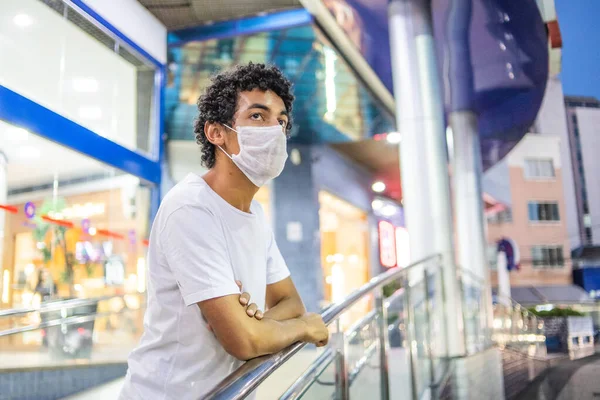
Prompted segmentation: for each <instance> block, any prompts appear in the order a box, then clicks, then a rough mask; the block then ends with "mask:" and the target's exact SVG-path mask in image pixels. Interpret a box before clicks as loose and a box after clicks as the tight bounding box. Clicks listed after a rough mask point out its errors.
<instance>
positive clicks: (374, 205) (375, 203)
mask: <svg viewBox="0 0 600 400" xmlns="http://www.w3.org/2000/svg"><path fill="white" fill-rule="evenodd" d="M383 205H384V203H383V201H381V200H379V199H375V200H373V202H372V203H371V207H372V208H373V210H375V211H377V210H379V209H381V207H383Z"/></svg>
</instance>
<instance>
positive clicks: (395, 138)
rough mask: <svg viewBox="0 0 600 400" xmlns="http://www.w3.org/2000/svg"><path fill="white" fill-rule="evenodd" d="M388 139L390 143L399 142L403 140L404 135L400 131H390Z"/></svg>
mask: <svg viewBox="0 0 600 400" xmlns="http://www.w3.org/2000/svg"><path fill="white" fill-rule="evenodd" d="M386 139H387V141H388V143H390V144H398V143H400V142H401V141H402V135H400V133H399V132H390V133H388V134H387V136H386Z"/></svg>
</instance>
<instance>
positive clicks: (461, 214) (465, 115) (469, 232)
mask: <svg viewBox="0 0 600 400" xmlns="http://www.w3.org/2000/svg"><path fill="white" fill-rule="evenodd" d="M448 121H449V124H450V127H451V128H452V137H453V147H454V157H453V168H452V174H453V183H454V186H453V188H454V208H455V212H456V214H455V217H456V218H455V220H456V232H457V237H458V265H459V267H460V268H463V269H464V270H466V271H469V272H470V273H471V274H472V275H475V276H477V277H479V278H480V279H481V280H482V281H483V287H482V288H481V290H482V292H481V294H482V298H481V301H482V302H483V309H484V310H485V312H486V316H485V317H486V318H485V319H482V323H484V324H485V325H487V328H491V327H492V324H493V315H492V292H491V290H492V289H491V284H490V273H489V263H488V259H487V253H486V248H487V239H486V236H487V235H486V222H485V216H484V204H483V190H482V187H481V179H482V165H481V147H480V145H479V132H478V124H477V115H476V114H475V113H474V112H473V111H454V112H451V113H450V115H449V116H448Z"/></svg>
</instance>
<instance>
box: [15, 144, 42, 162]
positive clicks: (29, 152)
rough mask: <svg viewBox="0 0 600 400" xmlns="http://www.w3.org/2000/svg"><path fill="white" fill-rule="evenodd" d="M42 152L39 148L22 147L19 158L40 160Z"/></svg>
mask: <svg viewBox="0 0 600 400" xmlns="http://www.w3.org/2000/svg"><path fill="white" fill-rule="evenodd" d="M41 154H42V152H41V151H40V149H38V148H37V147H33V146H21V147H20V148H19V157H20V158H23V159H27V160H31V159H34V158H39V157H40V155H41Z"/></svg>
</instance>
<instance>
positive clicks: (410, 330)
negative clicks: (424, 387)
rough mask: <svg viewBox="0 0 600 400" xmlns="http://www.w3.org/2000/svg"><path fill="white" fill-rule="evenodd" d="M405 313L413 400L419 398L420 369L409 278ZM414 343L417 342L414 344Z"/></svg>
mask: <svg viewBox="0 0 600 400" xmlns="http://www.w3.org/2000/svg"><path fill="white" fill-rule="evenodd" d="M404 313H405V316H406V319H405V320H406V322H405V325H406V331H405V332H406V345H407V346H408V360H409V366H410V384H411V394H412V400H417V399H418V398H419V388H418V386H417V385H418V380H417V378H418V377H417V374H418V367H417V354H416V348H415V346H416V340H417V338H416V334H415V321H414V316H413V312H412V304H411V303H410V281H409V280H408V278H406V279H405V280H404ZM413 342H415V343H414V344H413Z"/></svg>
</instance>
